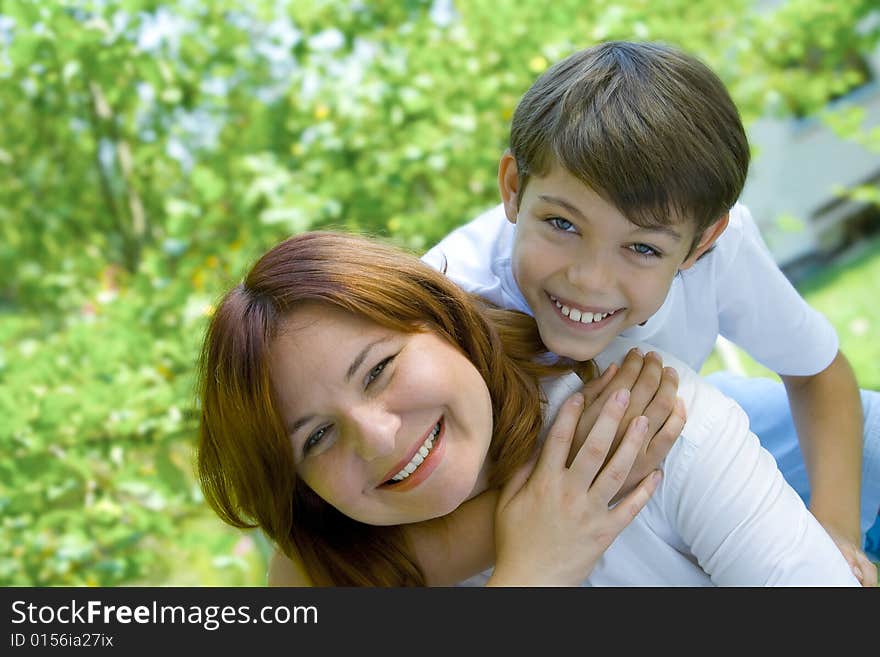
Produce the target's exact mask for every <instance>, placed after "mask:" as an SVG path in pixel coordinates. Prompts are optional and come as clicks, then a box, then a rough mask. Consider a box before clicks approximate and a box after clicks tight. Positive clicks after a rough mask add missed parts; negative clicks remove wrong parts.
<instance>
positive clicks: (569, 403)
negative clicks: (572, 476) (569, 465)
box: [535, 392, 584, 474]
mask: <svg viewBox="0 0 880 657" xmlns="http://www.w3.org/2000/svg"><path fill="white" fill-rule="evenodd" d="M583 406H584V396H583V395H582V394H581V393H579V392H576V393H574V394H573V395H571V396H570V397H569V398H568V399H566V400H565V402H564V403H563V404H562V406H561V407H560V408H559V413H557V415H556V419H555V420H553V425H552V426H551V427H550V430H549V431H548V432H547V438H546V439H545V441H544V446H543V447H542V448H541V454H540V455H539V456H538V464H537V465H536V466H535V471H536V472H549V473H550V474H553V473H556V472H558V471H559V470H561V469H562V468H564V467H565V461H566V458H567V456H568V452H569V449H570V448H571V441H572V438H573V437H574V431H575V428H576V427H577V423H578V420H579V418H580V416H581V409H582V408H583Z"/></svg>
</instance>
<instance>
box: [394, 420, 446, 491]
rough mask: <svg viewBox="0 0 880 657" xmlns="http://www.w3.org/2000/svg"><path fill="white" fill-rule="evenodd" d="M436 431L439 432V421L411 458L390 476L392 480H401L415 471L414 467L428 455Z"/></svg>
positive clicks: (432, 445)
mask: <svg viewBox="0 0 880 657" xmlns="http://www.w3.org/2000/svg"><path fill="white" fill-rule="evenodd" d="M438 433H440V423H439V422H438V423H437V424H435V425H434V430H433V431H432V432H431V434H430V435H429V436H428V437H427V438H426V439H425V442H424V443H422V446H421V447H419V450H418V451H417V452H416V453H415V455H414V456H413V457H412V460H411V461H410V462H409V463H407V464H406V465H405V466H403V469H402V470H401V471H400V472H398V473H397V474H396V475H394V476H393V477H391V479H392V480H393V481H403V480H404V479H406V478H407V477H409V476H410V475H411V474H412V473H413V472H415V471H416V468H418V467H419V466H420V465H421V464H422V462H424V460H425V457H426V456H428V454H429V453H430V452H431V449H432V448H433V447H434V438H436V437H437V434H438Z"/></svg>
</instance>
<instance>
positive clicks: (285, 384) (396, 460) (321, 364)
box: [271, 303, 492, 525]
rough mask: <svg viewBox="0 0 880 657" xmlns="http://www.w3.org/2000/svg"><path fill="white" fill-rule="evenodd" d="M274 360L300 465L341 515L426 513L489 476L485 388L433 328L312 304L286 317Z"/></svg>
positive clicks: (443, 507)
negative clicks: (389, 323)
mask: <svg viewBox="0 0 880 657" xmlns="http://www.w3.org/2000/svg"><path fill="white" fill-rule="evenodd" d="M271 370H272V385H273V388H274V391H275V393H276V395H277V399H278V402H279V410H280V413H281V417H282V419H283V421H284V423H285V426H286V427H287V431H288V435H289V436H290V440H291V443H292V445H293V453H294V460H295V462H296V464H297V471H298V474H299V476H300V477H302V479H303V480H304V481H305V483H306V484H308V486H309V487H310V488H311V489H312V490H314V491H315V492H316V493H317V494H318V495H320V496H321V497H322V498H323V499H324V500H325V501H327V502H328V503H330V504H332V505H333V506H334V507H336V508H337V509H338V510H339V511H341V512H342V513H344V514H345V515H347V516H349V517H351V518H354V519H355V520H359V521H361V522H364V523H367V524H371V525H396V524H403V523H410V522H419V521H422V520H427V519H429V518H435V517H438V516H442V515H445V514H447V513H449V512H451V511H452V510H454V509H455V508H456V507H458V506H459V505H460V504H461V503H462V502H464V501H465V500H466V499H468V498H469V497H471V496H472V495H474V494H476V493H478V492H480V491H481V490H482V489H483V488H485V481H486V472H485V470H486V469H487V466H486V455H487V453H488V450H489V443H490V440H491V435H492V407H491V400H490V398H489V390H488V388H487V387H486V383H485V381H484V380H483V378H482V377H481V376H480V373H479V372H478V371H477V369H476V368H475V367H474V366H473V365H472V364H471V362H470V361H469V360H468V359H467V357H465V356H464V355H463V354H462V353H461V352H460V351H459V350H458V349H457V348H455V347H453V346H452V345H451V344H449V343H448V342H447V341H446V340H444V339H443V338H441V337H439V336H437V335H436V334H434V333H431V332H423V333H398V332H396V331H393V330H391V329H386V328H384V327H382V326H379V325H377V324H374V323H372V322H371V321H369V320H367V319H365V318H363V317H361V316H358V315H354V314H350V313H347V312H344V311H341V310H338V309H335V308H332V307H329V306H325V305H323V304H317V303H314V304H308V305H306V306H303V307H302V308H301V309H298V310H296V311H295V312H294V313H292V314H291V315H290V317H289V318H287V320H286V321H285V323H284V326H283V330H282V333H281V334H280V335H279V336H278V337H277V338H276V339H275V341H274V343H273V345H272V350H271Z"/></svg>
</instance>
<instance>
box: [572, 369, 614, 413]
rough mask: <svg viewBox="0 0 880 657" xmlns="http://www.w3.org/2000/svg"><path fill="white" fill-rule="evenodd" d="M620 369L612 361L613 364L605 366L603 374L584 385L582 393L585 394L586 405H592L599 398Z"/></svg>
mask: <svg viewBox="0 0 880 657" xmlns="http://www.w3.org/2000/svg"><path fill="white" fill-rule="evenodd" d="M618 369H619V368H618V367H617V364H616V363H611V365H609V366H608V367H606V368H605V371H604V372H602V375H601V376H599V377H598V378H595V379H591V380H589V381H587V382H586V383H585V384H584V387H583V388H581V394H583V396H584V406H585V407H587V406H590V405H591V404H592V403H593V402H594V401H596V400H597V399H598V398H599V395H601V394H602V393H603V392H604V391H605V389H606V387H607V386H608V382H609V381H611V379H612V377H613V376H614V375H615V374H616V373H617V370H618Z"/></svg>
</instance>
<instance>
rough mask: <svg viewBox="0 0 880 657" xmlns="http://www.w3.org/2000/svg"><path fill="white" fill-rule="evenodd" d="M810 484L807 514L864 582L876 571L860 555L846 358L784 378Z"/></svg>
mask: <svg viewBox="0 0 880 657" xmlns="http://www.w3.org/2000/svg"><path fill="white" fill-rule="evenodd" d="M781 378H782V381H783V383H784V384H785V389H786V392H787V393H788V398H789V402H790V404H791V410H792V416H793V418H794V423H795V427H796V429H797V433H798V441H799V443H800V447H801V451H802V453H803V455H804V462H805V464H806V467H807V476H808V478H809V481H810V491H811V492H810V511H812V512H813V515H815V516H816V518H817V519H818V520H819V522H820V523H821V524H822V526H823V527H824V528H825V530H826V531H827V532H828V533H829V534H830V535H831V537H832V538H833V539H834V541H835V543H837V546H838V547H839V548H840V550H841V552H843V554H844V556H845V557H846V559H847V561H848V562H849V563H850V566H851V567H853V570H854V572H856V575H857V576H859V572H858V571H861V574H862V575H864V579H863V577H859V579H860V580H862V581H863V583H864V584H866V585H867V584H869V583H876V580H877V577H876V572H873V576H872V573H869V572H865V571H866V570H873V566H871V564H870V562H868V561H867V558H866V557H865V555H864V554H863V553H862V551H861V549H860V547H859V546H860V545H861V527H860V524H859V508H860V498H861V494H860V491H861V474H862V405H861V399H860V397H859V387H858V384H857V383H856V379H855V376H854V374H853V371H852V368H851V367H850V365H849V362H848V361H847V359H846V357H845V356H844V355H843V354H842V353H841V352H840V351H838V352H837V355H836V356H835V358H834V360H833V361H832V362H831V364H830V365H829V366H828V367H826V368H825V369H824V370H822V371H821V372H819V373H818V374H814V375H812V376H782V377H781Z"/></svg>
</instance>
